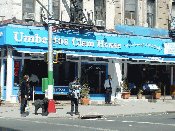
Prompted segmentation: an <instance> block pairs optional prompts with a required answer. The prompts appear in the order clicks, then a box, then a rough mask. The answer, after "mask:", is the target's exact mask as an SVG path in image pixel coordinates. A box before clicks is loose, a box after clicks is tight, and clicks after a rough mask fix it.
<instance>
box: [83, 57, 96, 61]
mask: <svg viewBox="0 0 175 131" xmlns="http://www.w3.org/2000/svg"><path fill="white" fill-rule="evenodd" d="M81 60H88V61H94V59H93V57H87V56H82V57H81Z"/></svg>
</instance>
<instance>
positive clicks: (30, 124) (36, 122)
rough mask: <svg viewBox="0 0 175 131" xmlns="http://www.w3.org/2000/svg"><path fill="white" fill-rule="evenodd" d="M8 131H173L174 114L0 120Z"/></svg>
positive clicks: (174, 128) (0, 124)
mask: <svg viewBox="0 0 175 131" xmlns="http://www.w3.org/2000/svg"><path fill="white" fill-rule="evenodd" d="M2 127H3V128H4V129H7V128H8V131H10V130H11V131H15V130H16V131H19V130H22V131H70V130H71V131H86V130H87V131H98V130H102V131H104V130H105V131H106V130H110V131H114V130H115V131H116V130H117V131H175V113H168V114H167V113H154V114H135V115H132V116H131V115H128V116H121V115H120V116H118V117H108V118H98V119H86V120H84V119H72V118H40V119H34V118H30V119H29V118H0V131H1V130H2V129H1V128H2Z"/></svg>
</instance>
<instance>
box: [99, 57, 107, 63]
mask: <svg viewBox="0 0 175 131" xmlns="http://www.w3.org/2000/svg"><path fill="white" fill-rule="evenodd" d="M96 61H105V62H109V61H108V59H103V58H100V57H97V58H96Z"/></svg>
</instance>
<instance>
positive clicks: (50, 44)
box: [48, 0, 53, 99]
mask: <svg viewBox="0 0 175 131" xmlns="http://www.w3.org/2000/svg"><path fill="white" fill-rule="evenodd" d="M48 5H49V13H50V14H52V0H48ZM51 19H52V15H49V20H48V38H49V42H48V80H49V81H48V99H53V42H52V38H53V33H52V23H51V21H50V20H51Z"/></svg>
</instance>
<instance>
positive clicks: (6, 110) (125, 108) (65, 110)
mask: <svg viewBox="0 0 175 131" xmlns="http://www.w3.org/2000/svg"><path fill="white" fill-rule="evenodd" d="M159 101H160V102H156V103H155V102H152V103H150V102H147V101H144V100H143V101H141V100H140V101H139V100H134V99H133V100H124V103H125V104H117V103H114V104H112V105H105V104H99V105H98V104H92V105H81V104H80V105H79V112H80V117H81V116H86V115H103V116H105V117H109V116H118V115H128V114H137V113H158V112H166V111H170V112H172V111H173V112H174V111H175V100H173V101H172V100H171V101H170V100H169V101H166V100H165V102H163V101H162V100H159ZM31 103H32V101H30V109H29V110H26V113H28V116H26V117H25V118H59V117H67V118H78V117H79V116H77V115H73V116H70V114H69V113H70V101H64V102H62V103H57V102H56V104H55V108H56V113H50V114H49V115H48V116H42V115H41V112H42V110H41V108H40V109H39V110H38V113H39V114H38V115H35V114H34V106H33V105H32V104H31ZM0 117H12V118H21V115H20V105H19V104H14V105H13V106H11V107H8V106H3V105H1V107H0Z"/></svg>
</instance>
